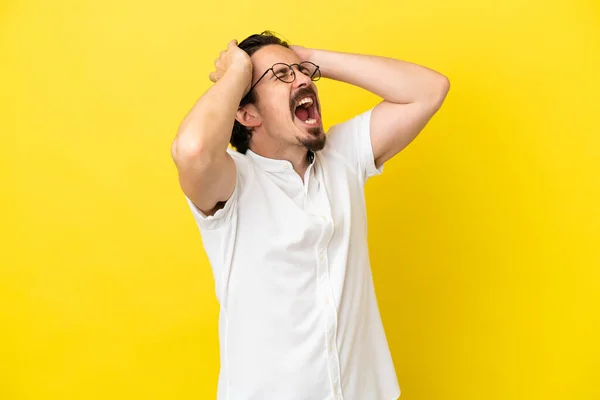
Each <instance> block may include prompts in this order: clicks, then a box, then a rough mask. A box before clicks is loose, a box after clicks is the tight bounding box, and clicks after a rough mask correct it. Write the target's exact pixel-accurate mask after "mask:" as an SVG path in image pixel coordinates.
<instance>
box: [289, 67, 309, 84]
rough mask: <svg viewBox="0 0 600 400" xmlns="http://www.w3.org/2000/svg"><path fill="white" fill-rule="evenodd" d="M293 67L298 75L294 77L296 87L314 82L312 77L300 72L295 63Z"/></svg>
mask: <svg viewBox="0 0 600 400" xmlns="http://www.w3.org/2000/svg"><path fill="white" fill-rule="evenodd" d="M292 68H294V72H295V75H296V79H294V83H293V85H294V89H298V88H301V87H308V86H310V83H311V82H312V80H311V79H310V77H309V76H307V75H305V74H303V73H302V72H300V70H299V69H298V66H296V65H294V66H293V67H292Z"/></svg>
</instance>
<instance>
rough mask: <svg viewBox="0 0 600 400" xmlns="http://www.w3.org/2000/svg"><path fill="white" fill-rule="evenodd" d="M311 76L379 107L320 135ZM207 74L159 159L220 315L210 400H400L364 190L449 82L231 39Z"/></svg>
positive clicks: (424, 73) (407, 66) (367, 59)
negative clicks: (168, 164)
mask: <svg viewBox="0 0 600 400" xmlns="http://www.w3.org/2000/svg"><path fill="white" fill-rule="evenodd" d="M320 77H324V78H329V79H336V80H339V81H342V82H347V83H349V84H352V85H356V86H359V87H362V88H364V89H366V90H369V91H371V92H372V93H374V94H376V95H378V96H380V97H382V98H383V101H382V102H381V103H379V104H378V105H377V106H376V107H374V108H373V109H370V110H368V111H365V112H363V113H362V114H360V115H358V116H356V117H354V118H352V119H350V120H349V121H346V122H344V123H341V124H338V125H335V126H333V127H332V128H331V129H330V130H329V132H328V134H327V135H325V132H324V130H323V124H322V119H321V106H320V102H319V97H318V95H317V88H316V86H315V83H314V82H315V81H316V80H318V79H319V78H320ZM210 79H211V80H212V81H213V82H215V83H214V85H213V86H212V87H211V88H210V89H209V90H208V91H207V92H206V93H205V94H204V95H203V96H202V97H201V98H200V99H199V100H198V102H197V103H196V104H195V105H194V107H193V108H192V110H191V111H190V112H189V114H188V115H187V116H186V117H185V119H184V120H183V122H182V123H181V126H180V129H179V131H178V133H177V137H176V138H175V140H174V142H173V146H172V154H173V159H174V161H175V163H176V165H177V168H178V171H179V180H180V185H181V188H182V190H183V192H184V194H185V196H186V199H187V201H188V203H189V206H190V208H191V210H192V212H193V214H194V217H195V219H196V222H197V224H198V226H199V229H200V232H201V235H202V239H203V245H204V248H205V251H206V253H207V255H208V258H209V260H210V263H211V266H212V269H213V274H214V279H215V284H216V292H217V297H218V300H219V303H220V306H221V309H220V316H219V340H220V356H221V371H220V375H219V385H218V398H219V399H220V400H222V399H234V400H245V399H261V400H270V399H276V400H296V399H310V400H325V399H336V400H339V399H345V400H391V399H396V398H398V397H399V396H400V388H399V385H398V382H397V378H396V374H395V371H394V366H393V363H392V359H391V355H390V351H389V348H388V345H387V341H386V337H385V333H384V330H383V326H382V323H381V318H380V315H379V310H378V307H377V301H376V297H375V292H374V287H373V281H372V277H371V270H370V264H369V255H368V248H367V239H366V234H367V226H366V210H365V199H364V191H363V187H364V184H365V182H366V180H367V179H368V178H369V177H371V176H373V175H377V174H379V173H381V172H382V168H383V164H384V163H385V162H386V161H387V160H389V159H390V158H391V157H392V156H394V155H395V154H396V153H398V152H399V151H400V150H402V149H403V148H404V147H405V146H406V145H408V144H409V143H410V142H411V141H412V140H413V139H414V138H415V137H416V136H417V134H418V133H419V132H420V131H421V130H422V129H423V127H424V126H425V125H426V124H427V122H428V121H429V119H430V118H431V117H432V116H433V115H434V113H435V112H436V111H437V110H438V109H439V108H440V106H441V104H442V102H443V101H444V98H445V96H446V94H447V92H448V89H449V83H448V79H447V78H446V77H444V76H443V75H441V74H439V73H437V72H434V71H432V70H430V69H427V68H424V67H421V66H417V65H414V64H411V63H408V62H403V61H399V60H394V59H388V58H381V57H375V56H367V55H357V54H347V53H339V52H332V51H325V50H316V49H314V50H313V49H308V48H304V47H301V46H288V44H287V43H286V42H283V41H281V40H279V39H278V38H277V37H275V36H273V35H272V34H270V33H269V32H263V33H262V34H260V35H252V36H250V37H248V38H247V39H245V40H244V41H242V42H241V43H240V44H239V46H238V44H237V42H236V41H235V40H233V41H231V42H230V43H229V44H228V45H227V49H226V50H224V51H222V52H221V54H220V56H219V57H218V58H217V60H215V71H213V72H212V73H211V74H210ZM229 143H231V144H232V145H233V146H234V147H235V148H236V150H233V149H231V148H229V147H228V144H229Z"/></svg>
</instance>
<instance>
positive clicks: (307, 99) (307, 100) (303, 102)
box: [298, 97, 313, 106]
mask: <svg viewBox="0 0 600 400" xmlns="http://www.w3.org/2000/svg"><path fill="white" fill-rule="evenodd" d="M306 103H309V105H312V103H313V100H312V99H311V98H310V97H305V98H303V99H302V100H300V101H299V102H298V105H299V106H301V105H303V104H306Z"/></svg>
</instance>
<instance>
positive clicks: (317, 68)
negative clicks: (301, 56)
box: [248, 61, 321, 93]
mask: <svg viewBox="0 0 600 400" xmlns="http://www.w3.org/2000/svg"><path fill="white" fill-rule="evenodd" d="M302 64H310V65H313V66H314V67H315V71H314V72H313V73H312V74H311V75H310V77H309V78H310V80H311V81H313V82H316V81H318V80H319V79H321V70H320V69H319V66H318V65H317V64H315V63H313V62H310V61H302V62H300V63H296V64H286V63H275V64H273V66H272V67H271V68H269V69H268V70H266V71H265V73H264V74H262V76H261V77H260V78H258V80H257V81H256V83H255V84H254V85H252V86H251V87H250V90H248V93H250V92H252V89H254V88H255V87H256V85H258V82H260V81H261V79H262V78H264V77H265V75H267V74H268V73H269V71H272V72H273V75H274V76H275V78H277V79H278V80H280V81H281V82H284V83H292V82H294V81H295V80H296V71H294V68H293V67H294V66H295V67H296V69H297V70H298V71H300V66H301V65H302ZM277 65H285V66H286V67H288V68H289V69H290V71H292V76H293V77H294V79H292V80H291V81H289V82H287V81H284V80H283V79H281V78H280V77H278V76H277V74H276V73H275V70H274V68H275V67H276V66H277ZM300 73H301V74H303V72H300ZM305 75H306V74H305ZM315 75H317V77H316V78H315ZM306 76H308V75H306Z"/></svg>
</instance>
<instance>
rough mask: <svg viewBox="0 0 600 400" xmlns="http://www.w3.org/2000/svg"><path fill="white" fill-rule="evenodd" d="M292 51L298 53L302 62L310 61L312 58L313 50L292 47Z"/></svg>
mask: <svg viewBox="0 0 600 400" xmlns="http://www.w3.org/2000/svg"><path fill="white" fill-rule="evenodd" d="M290 49H291V50H292V51H293V52H294V53H296V55H297V56H298V58H299V59H300V61H310V59H311V57H312V49H308V48H306V47H302V46H295V45H294V46H290Z"/></svg>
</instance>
